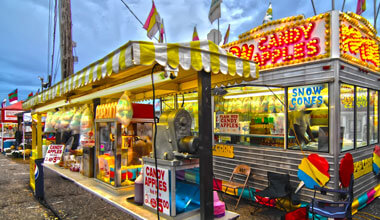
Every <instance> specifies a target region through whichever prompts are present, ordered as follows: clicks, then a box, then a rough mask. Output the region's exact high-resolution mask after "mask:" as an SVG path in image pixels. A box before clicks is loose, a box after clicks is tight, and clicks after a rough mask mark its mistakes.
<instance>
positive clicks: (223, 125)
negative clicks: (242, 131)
mask: <svg viewBox="0 0 380 220" xmlns="http://www.w3.org/2000/svg"><path fill="white" fill-rule="evenodd" d="M219 121H220V122H219V126H220V132H221V133H233V134H239V115H238V114H222V115H219Z"/></svg>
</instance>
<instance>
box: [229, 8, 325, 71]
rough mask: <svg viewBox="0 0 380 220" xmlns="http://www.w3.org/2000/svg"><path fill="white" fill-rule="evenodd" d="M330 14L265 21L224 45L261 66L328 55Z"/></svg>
mask: <svg viewBox="0 0 380 220" xmlns="http://www.w3.org/2000/svg"><path fill="white" fill-rule="evenodd" d="M329 19H330V15H329V14H322V15H318V16H314V17H311V18H308V19H304V18H303V16H297V17H289V18H285V19H281V20H276V21H272V22H269V23H266V24H263V25H261V26H259V27H257V28H254V29H252V30H251V31H250V32H247V33H245V34H242V35H241V36H239V40H238V41H235V42H232V43H229V44H226V45H224V46H223V47H224V48H225V49H226V50H227V51H228V52H230V53H232V54H234V55H235V56H238V57H240V58H244V59H248V60H252V61H254V62H256V63H258V64H259V66H260V69H268V68H269V69H270V68H274V67H280V66H286V65H289V64H296V63H301V62H307V61H312V60H316V59H321V58H326V57H329V41H330V40H329V39H330V34H329V23H330V20H329Z"/></svg>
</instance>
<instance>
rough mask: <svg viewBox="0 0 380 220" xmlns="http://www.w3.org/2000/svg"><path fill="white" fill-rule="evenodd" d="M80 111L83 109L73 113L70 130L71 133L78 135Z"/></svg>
mask: <svg viewBox="0 0 380 220" xmlns="http://www.w3.org/2000/svg"><path fill="white" fill-rule="evenodd" d="M82 111H83V108H79V109H78V110H77V111H76V112H75V113H74V116H73V118H72V119H71V122H70V130H71V131H72V132H73V134H79V133H80V120H81V118H82Z"/></svg>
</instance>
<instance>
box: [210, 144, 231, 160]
mask: <svg viewBox="0 0 380 220" xmlns="http://www.w3.org/2000/svg"><path fill="white" fill-rule="evenodd" d="M212 155H213V156H218V157H227V158H234V156H235V155H234V146H232V145H225V144H216V145H215V146H213V147H212Z"/></svg>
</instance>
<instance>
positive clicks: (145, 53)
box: [140, 42, 156, 65]
mask: <svg viewBox="0 0 380 220" xmlns="http://www.w3.org/2000/svg"><path fill="white" fill-rule="evenodd" d="M155 58H156V57H155V49H154V44H153V42H140V63H141V64H142V65H150V64H152V63H153V62H154V60H155Z"/></svg>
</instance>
